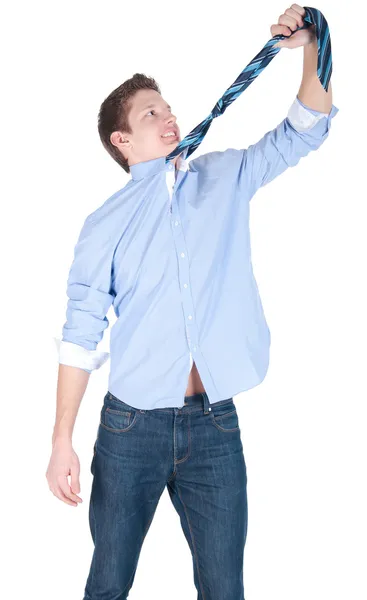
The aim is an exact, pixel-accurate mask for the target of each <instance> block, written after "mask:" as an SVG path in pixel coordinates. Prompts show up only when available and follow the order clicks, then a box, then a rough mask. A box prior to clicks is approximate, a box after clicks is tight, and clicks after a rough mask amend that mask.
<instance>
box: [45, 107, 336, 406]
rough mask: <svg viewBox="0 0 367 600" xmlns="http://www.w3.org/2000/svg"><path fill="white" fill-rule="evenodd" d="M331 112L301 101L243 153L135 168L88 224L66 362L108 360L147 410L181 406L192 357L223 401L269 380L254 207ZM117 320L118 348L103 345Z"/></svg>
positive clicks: (114, 337) (92, 365) (114, 382)
mask: <svg viewBox="0 0 367 600" xmlns="http://www.w3.org/2000/svg"><path fill="white" fill-rule="evenodd" d="M338 110H339V109H338V108H336V107H335V106H334V105H332V109H331V111H330V113H329V114H326V113H320V112H318V111H315V110H311V109H310V108H309V107H307V106H305V105H304V104H303V103H302V102H301V101H300V100H299V99H298V97H296V98H295V100H294V102H293V104H292V106H291V107H290V109H289V112H288V115H287V117H286V118H285V119H284V120H283V121H282V122H281V123H279V125H277V127H275V128H274V129H273V130H271V131H269V132H267V133H266V134H265V135H264V136H263V137H262V138H261V139H260V140H259V141H258V142H257V143H255V144H252V145H251V146H249V147H248V148H246V149H235V148H228V149H227V150H225V151H215V152H209V153H207V154H203V155H201V156H199V157H197V158H195V159H193V160H191V161H186V160H185V156H186V153H187V149H186V150H185V152H184V153H183V155H181V156H180V162H179V169H177V173H176V171H175V167H174V165H173V164H172V163H171V162H169V163H168V164H166V159H165V157H164V156H163V157H160V158H156V159H153V160H148V161H145V162H140V163H138V164H135V165H132V166H131V167H130V172H131V179H130V180H129V181H128V182H127V184H126V185H125V186H124V187H123V188H122V189H121V190H119V191H118V192H116V193H115V194H114V195H113V196H111V197H110V198H108V199H107V200H106V201H105V202H104V203H103V204H102V205H101V206H100V207H99V208H98V209H97V210H95V211H94V212H93V213H91V214H90V215H89V216H88V217H87V218H86V220H85V222H84V224H83V227H82V229H81V232H80V235H79V239H78V240H77V243H76V246H75V249H74V259H73V262H72V265H71V268H70V273H69V277H68V282H67V295H68V303H67V310H66V318H67V320H66V323H65V324H64V326H63V329H62V340H60V339H59V340H58V339H57V338H56V341H57V342H58V347H59V362H60V363H63V364H68V365H71V366H76V367H79V368H82V369H84V370H86V371H88V372H89V373H91V372H92V371H93V370H95V369H98V368H99V367H100V366H101V365H102V364H103V363H104V362H106V360H107V359H108V358H109V357H110V359H111V364H110V372H109V381H108V390H109V391H110V392H111V393H112V394H113V395H114V396H116V397H117V398H119V399H121V400H123V401H124V402H126V403H128V404H130V405H131V406H134V407H136V408H142V409H154V408H162V407H177V408H181V407H182V406H183V405H184V397H185V392H186V389H187V384H188V378H189V373H190V370H191V367H192V364H193V361H195V363H196V366H197V369H198V372H199V375H200V377H201V380H202V382H203V385H204V387H205V390H206V392H207V394H208V397H209V402H210V403H214V402H218V401H220V400H224V399H226V398H230V397H233V396H234V395H236V394H239V393H240V392H243V391H246V390H248V389H250V388H253V387H254V386H256V385H258V384H259V383H261V382H262V381H263V379H264V377H265V375H266V373H267V370H268V365H269V352H270V341H271V338H270V330H269V327H268V324H267V322H266V319H265V315H264V311H263V306H262V303H261V299H260V296H259V292H258V287H257V284H256V280H255V277H254V274H253V269H252V263H251V247H250V232H249V211H250V200H251V199H252V198H253V196H254V194H255V193H256V191H257V190H258V189H259V188H260V187H262V186H264V185H267V184H268V183H270V182H271V181H272V180H273V179H274V178H275V177H277V176H278V175H280V174H281V173H283V171H285V170H286V169H287V168H288V167H293V166H295V165H297V163H298V162H299V160H300V159H301V158H302V157H305V156H307V154H308V153H309V152H310V151H312V150H317V149H318V148H319V147H320V146H321V144H323V142H324V141H325V140H326V138H327V137H328V135H329V129H330V124H331V119H332V118H333V117H334V116H335V115H336V113H337V112H338ZM111 305H113V308H114V311H115V315H116V317H117V320H116V322H115V323H114V325H113V326H112V328H111V332H110V352H109V353H106V352H101V351H99V350H97V349H96V348H97V344H98V343H99V342H100V341H101V339H102V336H103V333H104V331H105V329H106V328H107V327H108V325H109V321H108V319H107V316H106V314H107V312H108V310H109V308H110V306H111Z"/></svg>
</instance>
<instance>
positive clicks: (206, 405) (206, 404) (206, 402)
mask: <svg viewBox="0 0 367 600" xmlns="http://www.w3.org/2000/svg"><path fill="white" fill-rule="evenodd" d="M201 395H202V397H203V401H204V414H205V415H207V414H209V412H210V411H211V408H210V406H209V398H208V394H207V393H206V392H202V393H201Z"/></svg>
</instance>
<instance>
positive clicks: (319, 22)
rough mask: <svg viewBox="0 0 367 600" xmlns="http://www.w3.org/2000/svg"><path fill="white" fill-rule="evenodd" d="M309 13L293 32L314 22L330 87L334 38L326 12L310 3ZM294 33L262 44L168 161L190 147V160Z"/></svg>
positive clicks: (320, 65)
mask: <svg viewBox="0 0 367 600" xmlns="http://www.w3.org/2000/svg"><path fill="white" fill-rule="evenodd" d="M304 9H305V11H306V14H305V15H304V16H303V17H302V18H303V22H304V24H303V27H298V28H297V29H296V30H295V31H293V32H292V33H291V35H293V34H294V33H296V31H300V30H301V29H307V28H308V27H310V26H311V25H315V34H316V39H317V49H318V56H317V76H318V78H319V80H320V82H321V84H322V86H323V88H324V89H325V90H326V91H327V90H328V87H329V81H330V77H331V73H332V59H331V41H330V33H329V26H328V24H327V21H326V19H325V17H324V15H323V14H322V13H321V12H320V11H319V10H318V9H317V8H310V7H309V6H305V7H304ZM290 37H291V36H285V35H282V34H278V35H275V36H274V37H272V38H271V39H270V40H269V41H268V42H267V43H266V44H265V46H264V47H263V49H262V50H261V51H260V52H259V53H258V54H257V55H256V56H255V57H254V58H253V59H252V61H251V62H250V63H249V64H248V65H247V67H245V68H244V70H243V71H242V72H241V73H240V74H239V76H238V77H237V79H236V81H234V82H233V83H232V85H231V86H230V87H229V88H228V89H227V90H226V91H225V92H224V94H223V96H222V97H221V98H220V100H218V102H217V103H216V105H215V106H214V108H213V109H212V111H211V113H210V115H209V116H208V117H207V118H206V119H204V121H202V122H201V123H199V125H197V126H196V127H195V129H193V130H192V131H190V133H189V134H188V135H187V136H186V137H184V139H183V140H181V142H180V143H179V144H178V146H177V147H176V148H175V149H174V150H173V151H172V152H171V153H170V154H168V156H166V163H167V162H169V161H170V160H172V158H174V157H175V156H177V155H178V154H181V152H183V151H184V150H185V149H187V152H186V155H185V158H186V159H187V158H188V157H189V156H190V154H192V153H193V152H194V151H195V150H196V148H197V147H198V146H199V144H201V142H202V141H203V139H204V137H205V135H206V133H207V131H208V129H209V127H210V125H211V123H212V121H213V119H215V118H216V117H219V115H222V114H223V113H224V111H225V110H226V108H227V107H228V106H229V105H230V104H231V103H232V102H233V100H236V98H238V96H240V94H242V92H243V91H244V90H245V89H246V88H247V87H248V86H249V85H250V83H252V82H253V81H254V80H255V79H256V77H257V76H258V75H260V73H261V72H262V71H263V70H264V69H265V67H266V66H267V65H268V64H269V63H270V61H271V60H273V58H274V56H275V55H276V54H278V52H279V50H281V48H274V44H276V43H277V42H278V41H279V40H284V39H285V38H290Z"/></svg>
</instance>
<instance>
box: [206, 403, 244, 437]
mask: <svg viewBox="0 0 367 600" xmlns="http://www.w3.org/2000/svg"><path fill="white" fill-rule="evenodd" d="M211 408H212V410H211V419H212V423H213V424H214V425H215V427H216V428H217V429H219V430H220V431H226V432H230V431H239V430H240V426H239V421H238V414H237V410H236V407H235V404H234V402H233V400H231V401H230V402H226V403H225V404H221V405H220V406H215V404H213V405H212V407H211Z"/></svg>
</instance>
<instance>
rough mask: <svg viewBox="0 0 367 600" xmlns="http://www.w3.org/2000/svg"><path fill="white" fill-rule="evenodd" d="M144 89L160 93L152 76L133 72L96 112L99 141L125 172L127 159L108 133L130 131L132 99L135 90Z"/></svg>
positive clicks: (128, 171) (127, 171)
mask: <svg viewBox="0 0 367 600" xmlns="http://www.w3.org/2000/svg"><path fill="white" fill-rule="evenodd" d="M144 89H151V90H155V91H156V92H158V93H159V94H160V93H161V90H160V88H159V85H158V83H157V82H156V81H155V80H154V79H153V78H152V77H148V76H147V75H144V73H135V74H134V75H133V76H132V77H131V78H130V79H127V80H126V81H124V83H122V84H121V85H120V86H119V87H118V88H116V89H115V90H113V92H111V93H110V95H109V96H107V98H106V99H105V100H104V101H103V102H102V104H101V107H100V109H99V113H98V133H99V137H100V138H101V142H102V144H103V146H104V147H105V148H106V150H107V152H108V153H109V154H110V155H111V156H112V158H113V159H114V160H115V161H116V162H117V163H118V164H119V165H120V166H121V167H122V168H123V169H124V170H125V171H126V173H130V167H129V164H128V161H127V159H126V158H125V157H124V156H123V154H122V152H121V151H120V150H119V149H118V148H117V147H116V146H114V144H112V142H111V140H110V135H111V133H113V132H114V131H126V132H127V133H132V129H131V127H130V124H129V112H130V110H131V107H132V99H133V97H134V95H135V94H136V92H137V91H139V90H144Z"/></svg>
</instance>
